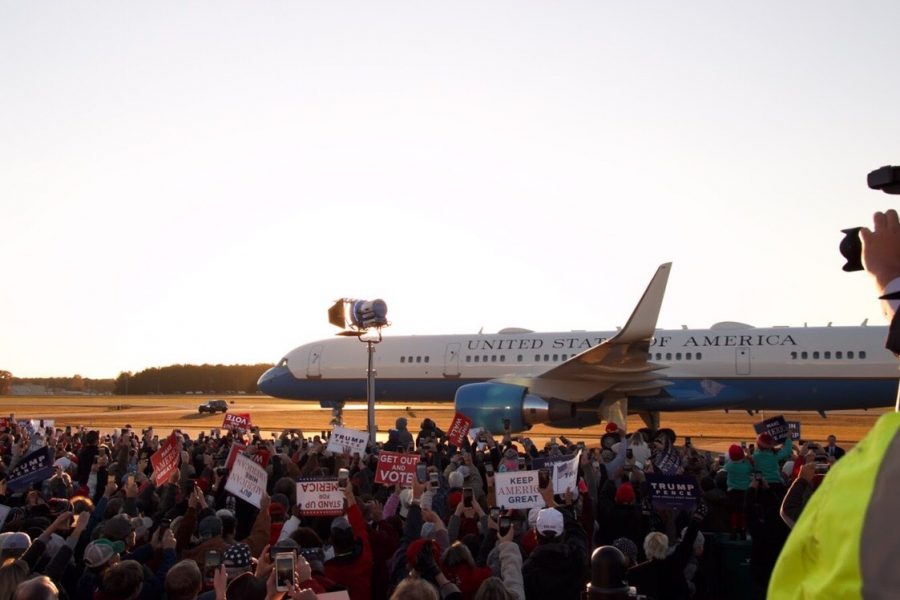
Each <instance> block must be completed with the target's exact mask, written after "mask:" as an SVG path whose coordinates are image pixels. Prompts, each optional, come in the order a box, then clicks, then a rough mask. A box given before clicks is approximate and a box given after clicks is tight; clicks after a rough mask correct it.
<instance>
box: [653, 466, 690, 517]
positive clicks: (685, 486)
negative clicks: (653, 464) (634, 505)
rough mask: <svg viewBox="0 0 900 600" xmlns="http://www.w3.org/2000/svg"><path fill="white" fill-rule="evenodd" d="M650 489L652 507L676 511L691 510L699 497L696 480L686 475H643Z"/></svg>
mask: <svg viewBox="0 0 900 600" xmlns="http://www.w3.org/2000/svg"><path fill="white" fill-rule="evenodd" d="M645 477H646V478H647V485H648V486H649V489H650V501H651V502H652V503H653V505H654V506H657V507H659V506H667V507H669V508H673V509H676V510H679V509H691V508H693V507H694V505H695V504H697V498H698V496H699V495H700V490H699V487H698V486H697V480H696V479H695V478H694V477H689V476H687V475H659V474H656V473H647V474H645Z"/></svg>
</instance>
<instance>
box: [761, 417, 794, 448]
mask: <svg viewBox="0 0 900 600" xmlns="http://www.w3.org/2000/svg"><path fill="white" fill-rule="evenodd" d="M753 429H754V430H756V433H757V434H760V433H769V434H771V435H772V437H773V438H775V442H776V443H778V444H782V443H784V441H785V440H786V439H787V438H788V435H790V431H788V424H787V421H785V420H784V417H783V416H781V415H778V416H777V417H772V418H771V419H766V420H765V421H760V422H759V423H754V424H753Z"/></svg>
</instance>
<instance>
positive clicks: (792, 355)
mask: <svg viewBox="0 0 900 600" xmlns="http://www.w3.org/2000/svg"><path fill="white" fill-rule="evenodd" d="M791 358H792V359H793V360H797V353H796V352H791Z"/></svg>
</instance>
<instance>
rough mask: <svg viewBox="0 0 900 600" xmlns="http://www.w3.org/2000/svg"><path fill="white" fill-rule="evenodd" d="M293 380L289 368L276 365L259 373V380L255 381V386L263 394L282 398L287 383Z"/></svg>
mask: <svg viewBox="0 0 900 600" xmlns="http://www.w3.org/2000/svg"><path fill="white" fill-rule="evenodd" d="M293 380H294V376H293V375H292V374H291V371H290V369H288V368H287V367H285V366H281V365H278V366H277V367H272V368H271V369H269V370H268V371H266V372H265V373H263V374H262V375H260V377H259V381H257V382H256V387H258V388H259V391H261V392H262V393H263V394H266V395H269V396H274V397H276V398H283V397H285V392H286V391H287V390H288V388H289V383H290V382H291V381H293Z"/></svg>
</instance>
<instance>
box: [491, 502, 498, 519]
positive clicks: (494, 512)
mask: <svg viewBox="0 0 900 600" xmlns="http://www.w3.org/2000/svg"><path fill="white" fill-rule="evenodd" d="M499 518H500V507H499V506H492V507H491V519H493V520H494V521H496V520H497V519H499Z"/></svg>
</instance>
